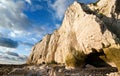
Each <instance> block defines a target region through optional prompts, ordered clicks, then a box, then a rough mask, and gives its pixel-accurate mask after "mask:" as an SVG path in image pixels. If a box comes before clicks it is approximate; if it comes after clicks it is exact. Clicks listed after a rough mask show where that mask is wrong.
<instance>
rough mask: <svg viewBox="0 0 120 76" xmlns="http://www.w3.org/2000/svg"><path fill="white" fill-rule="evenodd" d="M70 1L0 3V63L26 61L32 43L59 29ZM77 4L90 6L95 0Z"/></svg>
mask: <svg viewBox="0 0 120 76" xmlns="http://www.w3.org/2000/svg"><path fill="white" fill-rule="evenodd" d="M73 1H74V0H0V57H1V59H3V60H5V58H6V59H7V58H10V57H13V58H14V59H15V58H19V59H20V58H21V57H24V58H26V57H25V56H28V55H29V54H30V51H31V48H32V46H33V45H34V44H35V43H37V42H38V41H40V40H41V39H42V37H43V36H44V35H46V34H51V33H52V32H53V31H54V30H55V29H57V28H59V27H60V25H61V23H62V19H63V17H64V12H65V10H66V9H67V7H68V6H69V5H70V4H72V3H73ZM78 1H79V2H82V3H91V2H95V1H96V0H78ZM8 52H9V53H8ZM11 53H12V54H11ZM15 54H17V55H15ZM13 55H14V56H13ZM6 56H7V57H6ZM1 59H0V60H1ZM19 59H18V60H19Z"/></svg>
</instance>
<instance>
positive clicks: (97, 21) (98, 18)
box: [27, 0, 120, 64]
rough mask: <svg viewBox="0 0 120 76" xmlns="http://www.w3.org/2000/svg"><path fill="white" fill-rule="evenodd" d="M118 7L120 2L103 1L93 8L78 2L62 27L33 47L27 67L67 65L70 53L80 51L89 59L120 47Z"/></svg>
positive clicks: (74, 4)
mask: <svg viewBox="0 0 120 76" xmlns="http://www.w3.org/2000/svg"><path fill="white" fill-rule="evenodd" d="M118 3H120V1H119V0H100V1H99V2H98V3H96V4H95V3H94V4H89V5H84V4H81V3H78V2H74V3H73V4H72V5H71V6H70V7H69V8H68V9H67V11H66V13H65V16H64V20H63V23H62V25H61V27H60V28H59V29H58V30H55V31H54V32H53V34H51V35H46V36H45V37H44V38H43V39H42V41H40V42H38V43H37V44H36V45H35V46H33V48H32V52H31V54H30V56H29V59H28V61H27V63H29V64H40V63H43V62H45V63H49V62H53V61H55V62H57V63H66V60H65V59H66V57H67V55H68V54H69V53H73V52H75V51H79V52H80V53H82V54H84V55H86V56H87V55H88V54H90V53H92V52H93V51H94V50H93V49H95V50H96V51H97V52H100V50H101V49H103V48H109V47H110V46H112V45H117V44H119V38H120V35H119V34H120V29H119V27H120V20H119V19H120V15H119V11H120V9H119V8H118V7H119V4H118ZM83 59H84V58H83Z"/></svg>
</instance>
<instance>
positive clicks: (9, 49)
mask: <svg viewBox="0 0 120 76" xmlns="http://www.w3.org/2000/svg"><path fill="white" fill-rule="evenodd" d="M15 50H16V48H8V47H3V46H0V51H3V52H7V51H11V52H13V51H15Z"/></svg>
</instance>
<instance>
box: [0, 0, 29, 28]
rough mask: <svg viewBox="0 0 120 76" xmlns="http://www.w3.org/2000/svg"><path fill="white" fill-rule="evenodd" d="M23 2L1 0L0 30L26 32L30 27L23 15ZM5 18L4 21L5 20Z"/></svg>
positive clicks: (19, 0)
mask: <svg viewBox="0 0 120 76" xmlns="http://www.w3.org/2000/svg"><path fill="white" fill-rule="evenodd" d="M24 3H25V2H24V1H23V0H18V1H16V2H15V1H14V0H0V16H1V17H0V28H1V27H4V28H7V29H11V30H14V29H16V30H24V29H25V27H28V26H30V22H29V20H28V19H27V16H26V15H25V14H24V13H23V11H22V10H23V9H24V5H25V4H24ZM3 18H4V19H3Z"/></svg>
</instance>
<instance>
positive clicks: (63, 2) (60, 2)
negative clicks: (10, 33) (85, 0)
mask: <svg viewBox="0 0 120 76" xmlns="http://www.w3.org/2000/svg"><path fill="white" fill-rule="evenodd" d="M71 2H72V1H71V0H56V1H55V3H54V4H52V5H51V6H52V7H53V9H54V10H55V12H56V17H57V18H58V19H60V20H61V19H62V18H63V16H64V13H65V10H66V9H67V7H68V6H69V5H70V3H71Z"/></svg>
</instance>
